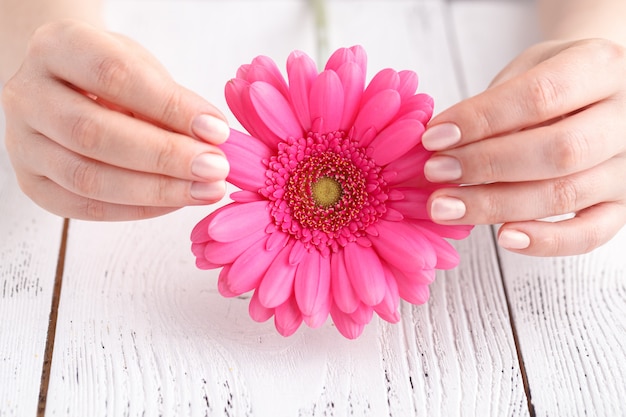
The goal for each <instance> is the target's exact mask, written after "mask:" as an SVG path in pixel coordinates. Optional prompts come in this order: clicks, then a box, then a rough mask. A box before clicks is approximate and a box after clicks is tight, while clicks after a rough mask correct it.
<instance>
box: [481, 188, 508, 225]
mask: <svg viewBox="0 0 626 417" xmlns="http://www.w3.org/2000/svg"><path fill="white" fill-rule="evenodd" d="M479 201H481V203H482V207H481V209H480V212H481V214H480V215H481V217H483V218H484V223H488V224H495V223H500V222H502V221H503V220H504V212H503V210H504V208H503V204H502V199H501V198H499V194H498V193H495V192H487V193H485V194H484V195H482V196H481V198H480V199H479Z"/></svg>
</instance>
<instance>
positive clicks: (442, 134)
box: [422, 123, 461, 151]
mask: <svg viewBox="0 0 626 417" xmlns="http://www.w3.org/2000/svg"><path fill="white" fill-rule="evenodd" d="M460 140H461V129H459V127H458V126H457V125H455V124H454V123H442V124H440V125H435V126H433V127H429V128H428V129H426V132H424V134H423V135H422V145H423V146H424V148H426V149H428V150H429V151H440V150H443V149H446V148H448V147H450V146H452V145H455V144H456V143H458V142H459V141H460Z"/></svg>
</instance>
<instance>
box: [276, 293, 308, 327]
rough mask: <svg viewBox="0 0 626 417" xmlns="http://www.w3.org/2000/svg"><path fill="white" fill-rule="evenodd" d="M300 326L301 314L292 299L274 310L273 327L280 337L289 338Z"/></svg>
mask: <svg viewBox="0 0 626 417" xmlns="http://www.w3.org/2000/svg"><path fill="white" fill-rule="evenodd" d="M300 324H302V314H300V310H299V309H298V304H297V303H296V300H295V299H294V297H289V299H287V300H286V301H285V302H284V303H283V304H281V305H280V306H278V307H276V309H275V310H274V325H275V326H276V330H278V333H280V334H281V335H283V336H285V337H287V336H291V335H292V334H294V333H295V332H296V330H298V327H300Z"/></svg>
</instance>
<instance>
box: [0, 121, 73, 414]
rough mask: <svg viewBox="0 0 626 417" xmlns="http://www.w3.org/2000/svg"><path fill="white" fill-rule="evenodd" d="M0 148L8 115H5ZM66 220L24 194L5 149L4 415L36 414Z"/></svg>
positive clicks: (0, 272) (0, 220) (1, 162)
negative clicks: (36, 204)
mask: <svg viewBox="0 0 626 417" xmlns="http://www.w3.org/2000/svg"><path fill="white" fill-rule="evenodd" d="M0 143H2V144H4V115H3V114H2V112H1V110H0ZM62 227H63V220H62V219H60V218H58V217H56V216H53V215H51V214H49V213H47V212H45V211H43V210H42V209H40V208H39V207H37V206H35V204H34V203H32V202H31V201H30V200H29V199H28V198H27V197H26V196H24V194H22V192H21V191H20V189H19V187H18V185H17V182H16V180H15V177H14V174H13V170H12V168H11V164H10V162H9V158H8V155H7V152H6V149H4V145H3V146H2V147H1V148H0V236H1V238H0V317H1V318H2V319H1V320H0V416H2V417H8V416H20V417H21V416H25V415H26V416H28V415H31V416H32V415H35V413H36V411H37V403H38V396H39V383H40V380H41V372H42V364H43V361H44V351H45V347H46V335H47V333H48V318H49V316H50V305H51V300H52V291H53V288H54V279H55V271H56V264H57V257H58V255H59V245H60V242H61V231H62Z"/></svg>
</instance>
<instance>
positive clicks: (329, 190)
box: [311, 177, 342, 208]
mask: <svg viewBox="0 0 626 417" xmlns="http://www.w3.org/2000/svg"><path fill="white" fill-rule="evenodd" d="M341 193H342V191H341V185H340V184H339V183H338V182H337V180H335V179H334V178H330V177H322V178H320V179H318V180H317V181H316V182H314V183H313V187H312V189H311V196H312V197H313V200H315V202H316V203H317V204H318V205H320V206H322V207H324V208H327V207H329V206H332V205H334V204H335V203H337V201H339V199H340V198H341Z"/></svg>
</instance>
